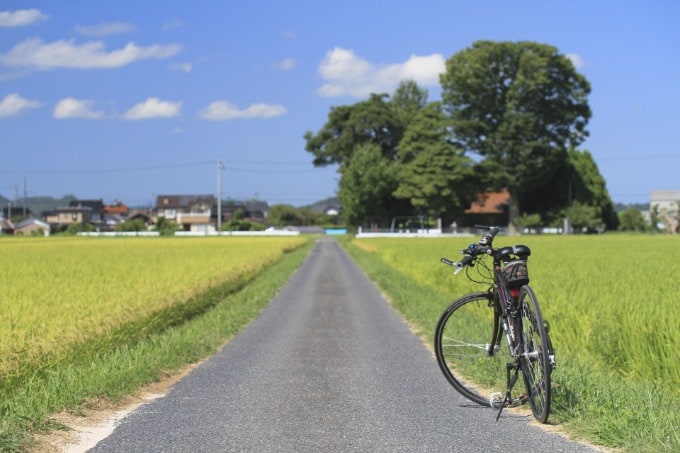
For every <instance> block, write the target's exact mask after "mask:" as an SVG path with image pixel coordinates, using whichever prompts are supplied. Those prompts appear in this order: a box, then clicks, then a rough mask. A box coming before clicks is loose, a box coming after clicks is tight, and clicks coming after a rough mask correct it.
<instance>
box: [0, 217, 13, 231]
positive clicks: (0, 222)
mask: <svg viewBox="0 0 680 453" xmlns="http://www.w3.org/2000/svg"><path fill="white" fill-rule="evenodd" d="M12 233H14V225H12V222H10V221H9V220H7V219H3V218H0V234H12Z"/></svg>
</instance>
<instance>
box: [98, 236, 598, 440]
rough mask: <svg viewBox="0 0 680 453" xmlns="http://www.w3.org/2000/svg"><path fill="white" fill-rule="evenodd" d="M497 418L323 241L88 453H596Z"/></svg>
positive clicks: (510, 416) (331, 243) (509, 417)
mask: <svg viewBox="0 0 680 453" xmlns="http://www.w3.org/2000/svg"><path fill="white" fill-rule="evenodd" d="M434 265H436V264H433V266H434ZM443 308H444V307H442V309H443ZM495 417H496V411H495V410H492V409H490V408H484V407H479V406H475V405H474V404H471V403H470V402H468V401H467V400H465V399H463V398H462V397H461V396H459V395H458V394H457V393H456V391H455V390H454V389H453V387H451V386H450V385H449V384H448V382H447V381H446V379H445V378H444V377H443V376H442V374H441V372H440V371H439V368H438V366H437V362H436V360H435V358H434V356H433V354H432V353H431V352H430V350H428V348H427V347H426V346H425V345H424V344H423V342H422V341H421V340H420V339H419V338H417V337H416V336H415V335H414V334H413V333H412V332H411V331H410V330H409V328H408V326H407V325H406V324H405V323H404V322H403V321H402V319H401V318H400V317H399V315H398V314H397V313H396V312H395V311H394V309H393V308H392V307H391V306H390V305H389V303H388V302H386V301H385V299H384V298H383V297H382V296H381V294H380V292H379V291H378V290H377V288H376V287H375V285H374V284H373V283H372V282H371V281H369V280H368V279H367V278H366V276H365V275H364V274H363V273H362V271H361V270H360V269H359V268H358V267H357V265H356V264H355V263H354V262H353V261H352V260H351V259H350V258H349V257H348V256H347V255H346V254H345V252H344V251H343V250H342V249H341V247H340V246H339V245H338V244H337V242H335V240H333V239H332V238H322V239H320V240H319V241H318V243H317V244H316V246H315V247H314V249H313V250H312V251H311V253H310V255H309V257H308V259H307V260H306V261H305V263H304V264H303V265H302V267H301V268H300V269H299V270H298V271H297V272H296V273H295V274H294V275H293V277H292V278H291V280H290V281H289V283H288V285H287V286H286V287H285V288H283V289H282V291H281V292H280V293H279V296H278V297H277V298H276V299H275V300H273V301H272V303H271V304H270V305H269V306H268V307H267V308H266V309H265V310H264V311H263V312H262V314H261V315H260V316H259V317H258V318H257V319H256V320H255V321H254V322H253V323H251V324H250V326H248V327H247V328H246V329H245V330H244V331H243V332H241V333H240V334H238V335H237V336H235V337H234V338H233V339H232V341H231V342H229V344H228V345H227V346H226V347H225V348H224V349H223V350H222V351H220V352H219V353H217V354H216V355H214V356H213V357H212V358H211V359H210V360H208V361H207V362H205V363H204V364H203V365H201V366H200V367H198V368H196V369H195V370H194V371H193V372H192V373H191V374H189V375H188V376H187V377H185V378H184V379H182V380H181V381H180V382H178V383H177V384H176V385H175V386H174V387H173V389H172V390H171V391H170V392H169V393H168V394H167V395H166V396H165V397H162V398H159V399H156V400H154V401H152V402H150V403H149V404H146V405H143V406H141V407H140V408H138V409H137V410H135V411H134V412H132V413H131V414H130V415H128V416H127V417H126V418H124V419H123V420H122V421H121V422H120V423H119V424H118V426H117V427H116V429H115V431H114V432H113V433H112V434H111V435H110V436H109V437H107V438H106V439H104V440H102V441H100V442H99V443H98V444H97V445H96V446H95V447H94V448H93V449H92V450H90V451H96V452H113V451H115V452H157V451H158V452H160V451H163V452H199V451H200V452H220V451H257V452H269V451H276V452H307V451H313V452H319V451H362V452H364V451H365V452H383V451H384V452H396V451H404V452H438V451H442V452H495V451H499V452H504V451H523V452H586V451H595V450H593V449H591V448H589V447H587V446H585V445H582V444H579V443H576V442H571V441H569V440H567V439H565V438H564V437H562V436H560V435H558V434H554V433H549V432H547V431H545V430H544V429H542V428H540V427H538V426H536V424H535V423H534V422H532V420H533V419H532V418H531V417H529V416H526V415H521V414H517V413H512V412H511V411H509V410H508V411H504V412H503V415H502V416H501V418H500V420H499V421H498V422H496V421H495Z"/></svg>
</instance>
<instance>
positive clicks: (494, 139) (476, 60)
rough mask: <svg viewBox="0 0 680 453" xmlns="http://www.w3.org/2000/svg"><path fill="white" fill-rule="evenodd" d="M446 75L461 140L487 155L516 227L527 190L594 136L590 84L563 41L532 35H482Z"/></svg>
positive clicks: (484, 169)
mask: <svg viewBox="0 0 680 453" xmlns="http://www.w3.org/2000/svg"><path fill="white" fill-rule="evenodd" d="M440 81H441V85H442V102H443V105H444V109H445V111H446V112H447V113H448V114H449V116H450V119H451V125H452V127H453V130H454V131H455V135H456V138H457V140H458V141H459V143H460V144H461V145H462V146H463V148H464V149H465V150H466V151H469V152H471V153H474V154H477V155H479V156H480V157H481V158H482V160H481V161H480V163H479V166H480V167H481V168H480V170H481V172H480V174H481V175H484V176H485V179H486V181H484V183H485V184H486V185H487V186H488V188H489V189H495V190H500V189H502V188H506V189H508V191H509V192H510V194H511V197H512V198H511V206H510V224H511V226H515V227H516V220H517V218H518V217H519V214H520V200H521V198H522V195H523V194H524V193H527V192H529V191H532V190H538V189H540V188H541V187H543V186H544V185H545V184H546V182H547V181H549V180H550V179H552V178H553V176H554V174H555V170H556V169H557V168H558V167H559V166H560V164H562V163H563V162H564V161H565V160H566V158H567V154H566V152H567V149H568V148H570V147H576V146H578V145H579V144H580V143H581V142H582V141H583V140H584V139H585V137H586V136H587V131H586V124H587V123H588V120H589V119H590V115H591V112H590V107H589V105H588V102H587V99H586V98H587V96H588V94H589V93H590V84H589V83H588V81H587V80H586V79H585V77H583V76H582V75H581V74H579V73H578V72H576V70H575V69H574V66H573V64H572V63H571V61H570V60H569V59H568V58H567V57H566V56H564V55H562V54H560V53H559V52H558V51H557V49H556V48H554V47H552V46H549V45H546V44H539V43H535V42H528V41H522V42H492V41H478V42H475V43H474V44H473V45H472V46H471V47H469V48H467V49H465V50H463V51H461V52H458V53H456V54H455V55H453V56H452V57H451V58H449V59H448V60H447V62H446V72H445V73H443V74H442V75H441V77H440Z"/></svg>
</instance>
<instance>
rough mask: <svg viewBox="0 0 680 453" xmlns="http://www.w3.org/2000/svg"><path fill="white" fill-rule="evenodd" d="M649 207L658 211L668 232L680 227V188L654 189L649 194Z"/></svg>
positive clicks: (652, 210) (675, 230)
mask: <svg viewBox="0 0 680 453" xmlns="http://www.w3.org/2000/svg"><path fill="white" fill-rule="evenodd" d="M649 209H650V211H651V212H654V211H656V212H658V214H659V217H660V219H659V220H660V221H661V222H662V223H663V226H664V227H665V228H666V230H667V231H668V232H671V233H674V232H677V231H678V229H680V190H653V191H652V192H651V193H650V195H649Z"/></svg>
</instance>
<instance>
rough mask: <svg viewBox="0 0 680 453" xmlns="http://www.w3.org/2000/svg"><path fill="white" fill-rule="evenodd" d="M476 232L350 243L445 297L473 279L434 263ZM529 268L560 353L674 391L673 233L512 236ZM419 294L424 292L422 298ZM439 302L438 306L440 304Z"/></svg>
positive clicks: (679, 347) (678, 376) (677, 333)
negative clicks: (527, 253) (525, 252)
mask: <svg viewBox="0 0 680 453" xmlns="http://www.w3.org/2000/svg"><path fill="white" fill-rule="evenodd" d="M476 239H477V238H475V237H469V238H438V239H384V238H383V239H377V238H376V239H359V240H355V241H354V244H356V245H357V246H359V247H361V248H362V249H364V250H369V251H372V252H373V253H375V254H377V255H378V256H379V257H380V258H381V260H382V261H383V262H385V263H386V264H388V265H390V266H392V267H394V268H396V269H397V270H398V271H399V272H401V273H403V274H405V275H408V276H409V277H411V278H412V279H413V280H415V281H416V282H418V284H420V285H424V286H427V287H430V288H432V289H434V290H436V291H437V292H439V293H442V294H447V295H450V299H451V300H453V299H455V298H457V297H458V296H460V295H462V294H464V293H467V292H470V291H472V290H480V289H481V287H480V286H479V285H474V284H472V283H470V282H469V281H468V280H467V278H466V277H465V273H464V272H462V273H460V274H458V275H457V276H455V277H454V276H453V275H452V272H451V268H450V267H447V266H444V265H442V264H439V258H440V257H443V256H445V257H448V258H452V259H454V260H458V259H459V258H460V256H461V255H460V250H461V249H463V248H465V247H466V246H467V245H468V244H469V243H470V242H472V241H476ZM518 243H521V244H526V245H528V246H529V247H531V250H532V255H531V257H530V258H529V275H530V278H531V283H530V284H531V286H532V287H533V288H534V290H535V291H536V293H537V295H538V298H539V303H540V305H541V309H542V311H543V314H544V317H545V318H546V319H548V320H549V321H550V323H551V337H552V338H553V342H554V344H555V347H556V350H557V353H558V367H559V366H560V364H559V360H560V358H561V359H562V360H563V362H562V364H563V365H564V364H565V361H569V363H570V365H574V364H575V363H580V364H581V365H583V366H587V367H592V368H593V369H599V370H601V371H605V372H606V371H610V372H612V373H614V374H616V375H619V376H621V377H623V378H626V379H634V380H638V381H640V382H650V383H655V384H661V385H664V386H667V388H668V389H671V391H673V392H678V393H680V390H678V389H680V352H679V351H680V315H679V314H680V297H678V295H679V294H680V278H679V276H680V272H679V270H680V266H679V265H678V259H679V257H680V238H679V237H668V236H636V235H615V234H614V235H602V236H520V237H507V236H506V237H504V236H499V237H497V238H496V241H495V244H494V245H496V246H502V245H514V244H518ZM423 303H427V302H423ZM440 308H441V311H443V310H444V308H445V307H444V306H442V307H440Z"/></svg>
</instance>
